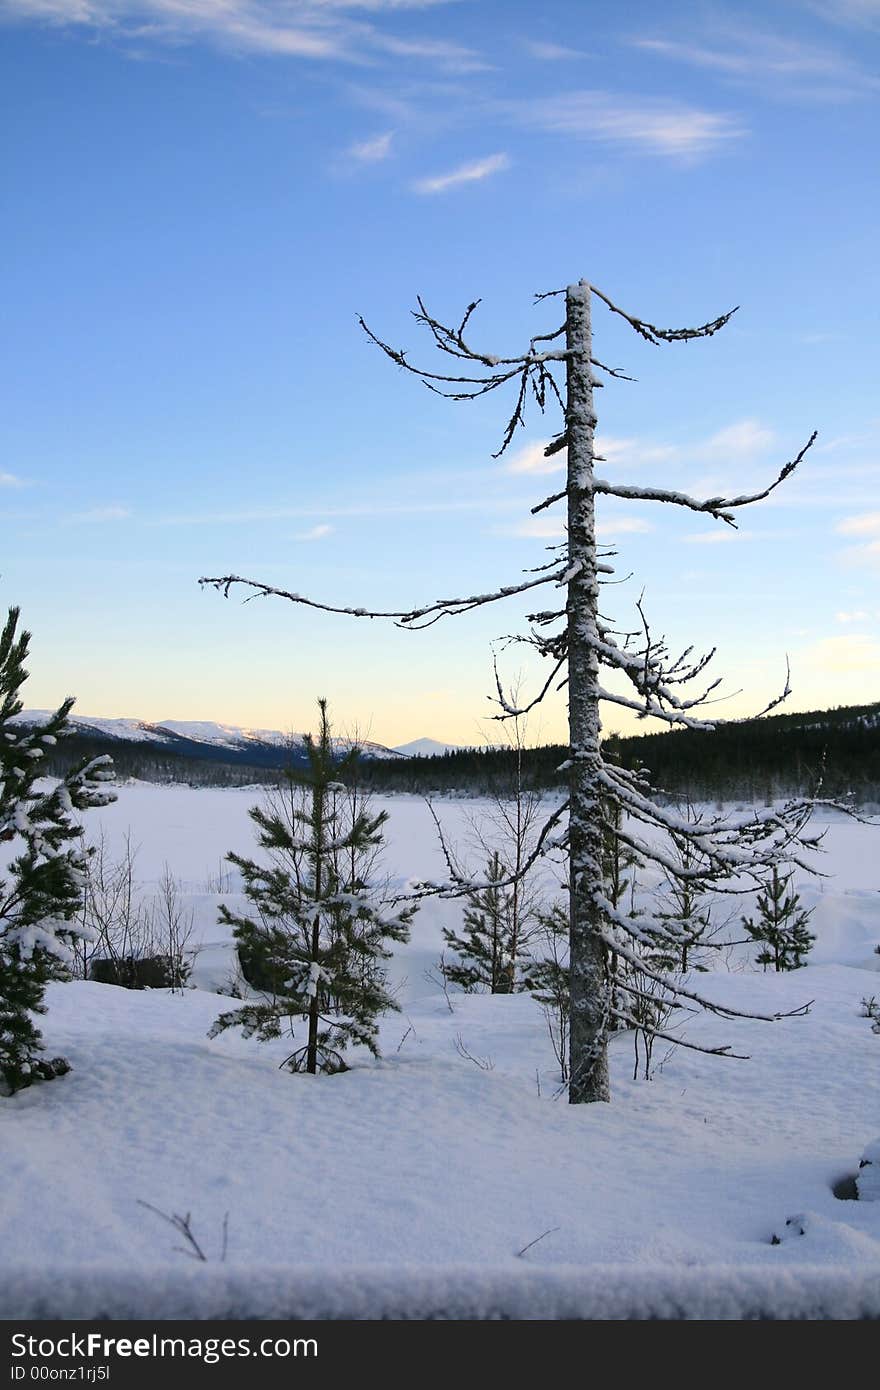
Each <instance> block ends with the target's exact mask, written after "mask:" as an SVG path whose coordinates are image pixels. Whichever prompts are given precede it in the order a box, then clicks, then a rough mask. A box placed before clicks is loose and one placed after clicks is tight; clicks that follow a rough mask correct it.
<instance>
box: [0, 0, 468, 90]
mask: <svg viewBox="0 0 880 1390" xmlns="http://www.w3.org/2000/svg"><path fill="white" fill-rule="evenodd" d="M452 2H453V0H0V18H5V19H11V20H18V21H22V22H38V23H39V22H42V23H51V24H54V25H56V26H58V27H61V26H67V27H70V28H77V27H78V28H86V29H88V30H91V31H95V30H98V31H100V32H102V33H103V34H105V35H106V36H108V37H109V38H111V39H114V38H118V39H121V40H124V41H126V42H127V43H130V42H131V41H135V42H137V43H139V44H141V45H144V44H147V43H153V44H166V45H167V44H180V43H187V42H193V41H198V40H205V41H207V42H209V43H212V44H214V45H216V46H217V47H221V48H223V49H225V50H231V51H233V52H238V53H264V54H271V55H274V56H277V57H287V58H303V59H311V60H328V59H338V60H343V61H347V62H355V63H362V62H364V61H365V60H369V58H370V55H376V54H377V53H378V54H383V53H384V54H386V55H388V56H390V57H399V58H404V59H413V58H414V59H424V60H427V61H429V62H431V63H433V64H435V65H436V66H439V67H442V68H444V69H446V70H447V71H453V72H466V71H474V70H479V69H481V68H484V67H485V66H486V64H485V63H484V61H483V60H482V59H481V57H480V55H479V54H477V53H475V52H473V50H471V49H468V48H465V47H463V46H462V45H459V44H454V43H448V42H446V41H444V40H439V39H431V38H423V39H422V38H418V37H408V38H405V39H401V38H398V37H397V36H396V35H395V34H393V33H389V32H387V31H386V30H385V29H383V28H381V27H379V26H378V25H377V24H376V23H374V22H373V19H372V18H371V19H370V20H367V19H365V18H364V16H365V15H367V14H369V15H370V16H371V17H384V16H385V15H387V14H394V13H397V12H400V11H403V10H427V9H433V8H435V7H439V6H441V5H445V4H449V3H452Z"/></svg>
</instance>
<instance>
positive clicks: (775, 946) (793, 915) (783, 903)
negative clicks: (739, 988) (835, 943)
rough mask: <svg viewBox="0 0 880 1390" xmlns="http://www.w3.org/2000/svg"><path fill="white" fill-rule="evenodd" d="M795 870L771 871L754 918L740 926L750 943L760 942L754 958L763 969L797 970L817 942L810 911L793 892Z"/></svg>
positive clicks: (776, 866) (777, 868) (746, 918)
mask: <svg viewBox="0 0 880 1390" xmlns="http://www.w3.org/2000/svg"><path fill="white" fill-rule="evenodd" d="M793 879H794V870H793V869H792V870H791V872H790V873H787V874H786V873H782V872H781V871H780V868H779V865H778V864H774V865H773V867H772V868H771V870H770V873H769V875H768V878H767V881H766V883H765V885H764V888H763V891H762V892H760V893H759V894H758V897H757V901H756V903H755V915H754V917H744V918H743V926H744V927H745V929H746V931H747V932H748V934H749V936H750V937H751V939H752V941H758V942H760V943H761V950H760V951H759V952H758V954H757V956H756V957H755V959H756V960H757V962H758V964H759V965H763V967H764V969H765V970H766V969H767V968H768V966H771V965H772V967H773V969H774V970H776V971H780V970H797V969H798V968H799V967H800V966H801V965H803V963H804V957H805V956H806V954H807V953H808V951H809V949H810V947H811V946H812V944H813V942H814V941H815V940H816V938H815V936H814V935H813V933H812V932H811V931H810V928H809V921H810V917H811V916H812V909H807V908H803V907H801V899H800V894H799V893H796V892H795V891H794V888H793V887H792V881H793Z"/></svg>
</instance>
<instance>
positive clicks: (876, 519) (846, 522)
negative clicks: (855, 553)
mask: <svg viewBox="0 0 880 1390" xmlns="http://www.w3.org/2000/svg"><path fill="white" fill-rule="evenodd" d="M834 529H835V530H836V531H837V532H839V534H840V535H841V536H878V537H880V512H861V513H860V514H859V515H858V516H847V517H844V519H843V521H839V522H838V523H837V525H836V526H835V528H834Z"/></svg>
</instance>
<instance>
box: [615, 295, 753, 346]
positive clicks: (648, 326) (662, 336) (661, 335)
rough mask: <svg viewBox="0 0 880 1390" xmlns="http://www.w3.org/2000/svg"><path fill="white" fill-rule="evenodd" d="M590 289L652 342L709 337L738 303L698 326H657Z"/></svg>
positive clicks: (734, 311)
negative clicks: (709, 321)
mask: <svg viewBox="0 0 880 1390" xmlns="http://www.w3.org/2000/svg"><path fill="white" fill-rule="evenodd" d="M590 289H591V290H592V292H593V294H594V295H595V296H596V298H597V299H601V301H602V303H603V304H606V305H607V306H608V308H609V309H610V310H611V312H612V314H619V315H620V317H621V318H622V319H626V321H627V323H628V324H629V325H630V327H631V328H634V329H635V331H636V333H638V335H639V337H641V338H644V339H645V341H646V342H649V343H653V344H654V345H655V346H656V345H657V344H658V343H685V342H688V341H690V339H691V338H711V337H712V334H713V333H717V332H718V330H719V329H721V328H723V327H724V325H725V324H726V323H729V322H730V320H731V319H732V318H733V316H734V314H735V313H736V311H737V309H738V308H739V305H738V304H737V305H735V307H734V308H733V309H729V310H728V312H727V313H726V314H720V315H719V316H718V318H717V319H712V321H711V323H704V324H702V325H701V327H699V328H658V327H657V325H656V324H653V323H648V322H647V321H646V320H645V319H640V318H636V316H635V314H628V313H627V312H626V310H625V309H621V308H620V307H619V306H618V305H617V304H615V303H614V302H613V301H612V300H610V299H609V298H608V295H607V294H603V292H602V291H601V290H600V289H597V288H596V286H595V285H591V286H590Z"/></svg>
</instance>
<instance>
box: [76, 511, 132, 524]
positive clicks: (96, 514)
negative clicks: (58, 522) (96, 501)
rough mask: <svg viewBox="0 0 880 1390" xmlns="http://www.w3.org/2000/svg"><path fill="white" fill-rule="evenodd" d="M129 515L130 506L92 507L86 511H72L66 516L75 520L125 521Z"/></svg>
mask: <svg viewBox="0 0 880 1390" xmlns="http://www.w3.org/2000/svg"><path fill="white" fill-rule="evenodd" d="M130 516H131V508H130V507H93V508H92V509H91V510H90V511H87V512H74V513H73V515H72V516H70V517H68V520H69V521H75V522H92V521H96V522H107V521H126V520H127V519H128V518H129V517H130Z"/></svg>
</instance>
